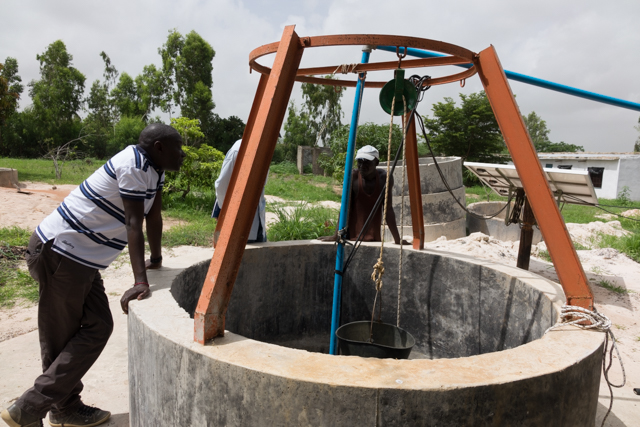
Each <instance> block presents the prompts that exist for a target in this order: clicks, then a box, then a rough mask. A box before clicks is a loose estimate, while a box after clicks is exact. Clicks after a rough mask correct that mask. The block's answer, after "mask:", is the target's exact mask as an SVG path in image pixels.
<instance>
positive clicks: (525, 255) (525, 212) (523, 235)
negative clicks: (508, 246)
mask: <svg viewBox="0 0 640 427" xmlns="http://www.w3.org/2000/svg"><path fill="white" fill-rule="evenodd" d="M535 223H536V217H535V216H534V215H533V211H532V210H531V203H529V199H528V198H526V197H525V199H524V207H523V208H522V229H521V230H520V246H519V247H518V262H517V264H516V267H518V268H521V269H523V270H528V269H529V261H530V260H531V243H532V241H533V226H534V224H535Z"/></svg>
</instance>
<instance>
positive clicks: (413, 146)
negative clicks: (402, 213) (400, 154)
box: [402, 113, 424, 249]
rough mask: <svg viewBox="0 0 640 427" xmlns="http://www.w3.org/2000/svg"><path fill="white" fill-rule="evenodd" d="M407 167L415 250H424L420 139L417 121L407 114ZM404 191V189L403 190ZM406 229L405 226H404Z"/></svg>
mask: <svg viewBox="0 0 640 427" xmlns="http://www.w3.org/2000/svg"><path fill="white" fill-rule="evenodd" d="M409 117H411V121H410V122H409V123H407V126H408V129H407V137H406V139H405V144H407V146H406V158H405V162H406V167H407V180H408V181H409V204H410V205H411V226H412V228H413V249H424V215H423V212H422V188H421V185H420V164H419V162H418V138H417V137H416V119H415V117H413V116H411V113H407V117H406V120H409ZM402 191H404V188H403V189H402ZM402 227H404V224H402Z"/></svg>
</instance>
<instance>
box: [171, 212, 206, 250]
mask: <svg viewBox="0 0 640 427" xmlns="http://www.w3.org/2000/svg"><path fill="white" fill-rule="evenodd" d="M215 229H216V220H215V219H214V218H200V219H195V220H192V221H190V222H189V223H187V224H184V225H177V226H175V227H171V229H169V230H167V231H165V232H163V233H162V246H164V247H169V248H172V247H174V246H183V245H187V246H205V247H206V246H208V247H213V232H214V231H215Z"/></svg>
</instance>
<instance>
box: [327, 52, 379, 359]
mask: <svg viewBox="0 0 640 427" xmlns="http://www.w3.org/2000/svg"><path fill="white" fill-rule="evenodd" d="M370 54H371V53H370V52H367V51H363V52H362V61H361V62H362V63H363V64H366V63H367V62H369V55H370ZM359 77H362V75H359ZM363 86H364V80H362V79H361V78H358V83H357V85H356V97H355V99H354V101H353V113H352V114H351V127H350V128H349V141H348V143H347V158H346V160H345V165H344V179H343V181H342V202H341V205H340V220H339V222H338V230H343V229H344V228H345V227H346V226H347V213H348V212H349V197H350V196H351V194H349V192H350V190H351V172H352V171H353V157H354V156H355V147H356V132H357V130H358V118H359V117H360V103H361V100H362V92H363V89H364V88H363ZM343 267H344V243H338V250H337V253H336V275H335V279H334V282H333V309H332V312H331V341H330V345H329V353H330V354H337V352H338V349H337V346H336V340H337V339H336V330H337V329H338V327H339V326H340V307H341V305H342V269H343Z"/></svg>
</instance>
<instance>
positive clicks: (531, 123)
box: [522, 111, 584, 153]
mask: <svg viewBox="0 0 640 427" xmlns="http://www.w3.org/2000/svg"><path fill="white" fill-rule="evenodd" d="M522 118H523V119H524V124H525V125H526V126H527V130H528V131H529V135H530V136H531V140H532V141H533V145H534V146H535V147H536V151H537V152H538V153H557V152H572V153H575V152H576V151H584V147H582V146H581V145H574V144H567V143H565V142H562V141H561V142H551V141H550V140H549V132H550V131H549V129H548V128H547V122H545V121H544V120H542V118H541V117H540V116H538V115H537V114H536V112H535V111H532V112H530V113H529V115H527V116H522Z"/></svg>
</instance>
